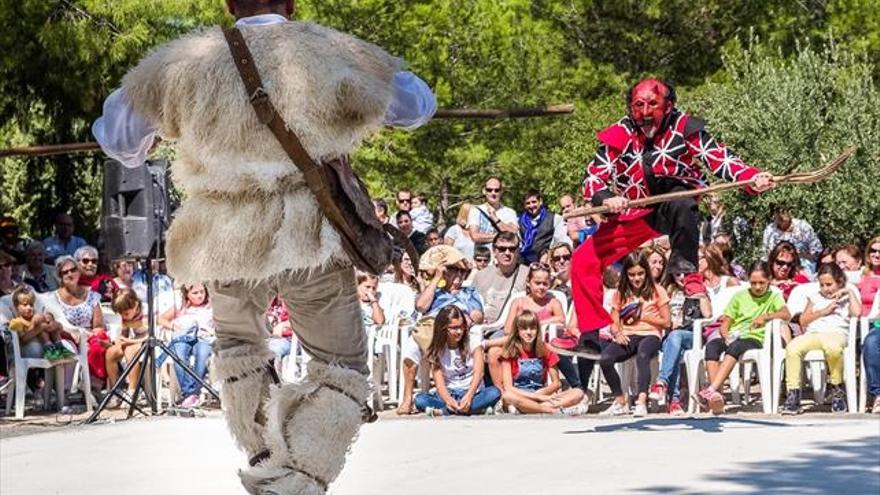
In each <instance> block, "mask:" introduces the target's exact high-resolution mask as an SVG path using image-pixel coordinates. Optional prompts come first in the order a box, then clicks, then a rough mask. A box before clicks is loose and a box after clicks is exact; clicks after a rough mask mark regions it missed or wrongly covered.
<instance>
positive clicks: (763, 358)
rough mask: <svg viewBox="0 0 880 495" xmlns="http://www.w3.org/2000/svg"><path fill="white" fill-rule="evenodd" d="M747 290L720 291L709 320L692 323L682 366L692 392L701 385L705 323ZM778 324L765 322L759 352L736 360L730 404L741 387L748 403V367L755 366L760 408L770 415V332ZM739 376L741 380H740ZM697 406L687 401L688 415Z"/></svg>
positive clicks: (731, 288) (715, 318)
mask: <svg viewBox="0 0 880 495" xmlns="http://www.w3.org/2000/svg"><path fill="white" fill-rule="evenodd" d="M742 290H748V289H747V288H745V287H742V286H736V287H725V288H723V289H721V290H720V291H719V292H718V294H716V295H715V296H714V297H712V299H711V301H712V317H711V318H709V319H701V320H696V321H695V322H694V343H693V347H692V349H691V350H689V351H686V352H685V353H684V354H685V357H684V359H685V363H686V366H687V373H688V388H689V390H690V391H691V393H695V392H698V391H699V390H700V383H701V382H702V375H703V371H702V369H701V367H702V366H703V365H704V363H705V359H706V352H705V349H704V346H703V327H704V326H705V325H707V324H708V323H711V322H714V321H716V320H717V319H718V318H720V317H721V315H723V314H724V310H725V308H727V305H728V304H729V303H730V300H731V298H732V297H733V296H734V295H735V294H736V293H737V292H739V291H742ZM779 324H780V322H779V321H778V320H773V321H770V322H768V323H767V326H766V328H765V330H764V341H763V344H762V346H761V348H760V349H753V350H750V351H747V352H746V353H744V354H743V355H742V357H741V358H740V360H739V363H738V365H737V366H736V367H734V369H733V372H732V373H731V374H730V377H729V380H730V390H731V395H732V396H733V402H734V403H739V402H740V387H742V388H743V389H744V390H743V391H744V392H745V403H746V404H748V403H749V399H750V391H749V389H750V384H751V366H752V365H753V364H754V365H757V367H758V380H759V381H760V384H761V401H762V406H763V411H764V414H770V413H771V412H772V410H773V404H772V397H771V395H772V393H773V383H772V374H771V371H772V366H771V365H772V362H771V358H772V347H773V345H772V341H773V332H774V331H777V330H774V329H776V328H778V326H779ZM740 377H742V379H740ZM697 407H698V405H697V404H696V402H695V401H690V403H689V404H688V412H689V413H692V414H693V413H695V412H697Z"/></svg>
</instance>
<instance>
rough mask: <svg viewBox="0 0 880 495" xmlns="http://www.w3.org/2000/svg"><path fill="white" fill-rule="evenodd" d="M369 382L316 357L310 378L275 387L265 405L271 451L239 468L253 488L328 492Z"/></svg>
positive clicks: (267, 492)
mask: <svg viewBox="0 0 880 495" xmlns="http://www.w3.org/2000/svg"><path fill="white" fill-rule="evenodd" d="M368 393H369V387H368V385H367V378H366V377H365V376H364V375H362V374H361V373H358V372H356V371H353V370H349V369H345V368H340V367H338V366H328V365H327V364H325V363H321V362H318V361H311V362H310V363H309V364H308V374H307V377H306V380H305V381H304V382H302V383H299V384H286V385H284V386H282V387H279V388H274V387H273V390H272V392H271V398H270V400H269V403H268V405H267V406H266V413H267V418H268V422H267V424H266V445H267V446H268V448H269V451H270V453H271V455H270V456H269V457H268V458H267V459H266V460H265V461H263V462H262V463H260V464H259V465H257V466H255V467H253V468H251V469H249V470H247V471H243V472H241V473H239V475H240V476H241V480H242V484H243V485H244V486H245V488H246V489H247V490H248V491H249V492H250V493H252V494H255V495H256V494H258V495H284V494H305V495H323V494H324V493H325V492H326V491H327V486H328V485H329V484H330V483H331V482H332V481H333V480H334V479H336V477H337V476H338V475H339V473H340V471H342V466H343V464H344V463H345V456H346V454H347V453H348V450H349V448H350V447H351V444H352V442H353V441H354V438H355V437H356V435H357V432H358V429H359V428H360V425H361V423H362V422H363V415H364V404H365V402H366V400H367V395H368Z"/></svg>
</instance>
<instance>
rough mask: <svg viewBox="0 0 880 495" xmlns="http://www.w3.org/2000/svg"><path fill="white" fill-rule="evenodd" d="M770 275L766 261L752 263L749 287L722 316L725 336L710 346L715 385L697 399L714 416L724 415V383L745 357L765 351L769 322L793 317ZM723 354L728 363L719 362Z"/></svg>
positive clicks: (708, 364) (709, 361)
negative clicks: (765, 333)
mask: <svg viewBox="0 0 880 495" xmlns="http://www.w3.org/2000/svg"><path fill="white" fill-rule="evenodd" d="M770 276H771V272H770V267H769V266H768V265H767V263H766V262H763V261H759V262H756V263H754V264H752V266H751V267H750V268H749V288H748V289H745V290H742V291H740V292H737V293H736V294H734V296H733V298H731V300H730V303H729V304H728V305H727V308H726V309H725V310H724V315H723V316H722V317H721V330H720V333H721V337H720V338H715V339H712V340H710V341H709V342H707V343H706V371H707V372H708V373H709V381H710V382H711V383H710V384H709V386H708V387H706V388H704V389H703V390H701V391H700V392H699V393H698V394H695V396H694V397H693V398H694V400H696V401H698V402H699V403H700V406H701V407H702V408H704V409H705V408H708V409H711V410H712V412H713V413H714V414H721V413H723V412H724V397H723V396H722V395H721V386H722V385H723V384H724V380H726V379H727V377H728V376H729V375H730V372H731V371H733V367H734V366H736V363H737V361H739V359H740V358H741V357H742V355H743V354H745V353H746V352H747V351H749V350H752V349H760V348H761V346H762V345H763V342H764V330H765V328H764V327H765V326H766V325H767V323H768V322H769V321H771V320H775V319H781V320H786V321H787V320H788V319H790V318H791V314H790V313H789V312H788V308H786V307H785V301H784V300H783V299H782V295H781V294H780V293H778V292H773V291H771V290H770ZM722 353H724V361H722V362H720V363H719V361H720V360H721V354H722ZM764 400H769V398H768V397H765V398H764Z"/></svg>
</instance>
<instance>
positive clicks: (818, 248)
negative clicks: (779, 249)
mask: <svg viewBox="0 0 880 495" xmlns="http://www.w3.org/2000/svg"><path fill="white" fill-rule="evenodd" d="M782 241H788V242H789V243H790V244H791V245H792V246H793V247H794V250H795V254H797V257H798V259H799V260H800V261H801V264H802V266H803V269H804V271H805V272H806V273H807V275H808V276H811V275H812V274H813V273H815V272H816V261H817V260H818V259H819V255H820V254H821V253H822V241H820V240H819V237H818V236H817V235H816V232H814V231H813V227H812V226H811V225H810V224H809V223H807V222H806V221H805V220H801V219H800V218H792V216H791V213H789V212H788V210H786V209H785V208H776V211H775V212H774V214H773V222H771V223H770V224H769V225H767V228H765V229H764V242H763V246H764V252H765V253H770V252H771V251H772V250H774V248H775V247H776V246H777V245H779V243H780V242H782ZM771 268H772V267H771Z"/></svg>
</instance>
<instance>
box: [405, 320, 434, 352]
mask: <svg viewBox="0 0 880 495" xmlns="http://www.w3.org/2000/svg"><path fill="white" fill-rule="evenodd" d="M410 335H412V338H413V340H415V341H416V344H418V346H419V349H421V351H422V354H424V353H426V352H428V348H429V347H431V340H433V339H434V317H433V316H426V317H424V318H420V319H419V321H418V322H416V325H415V327H414V328H413V331H412V333H411V334H410Z"/></svg>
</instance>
